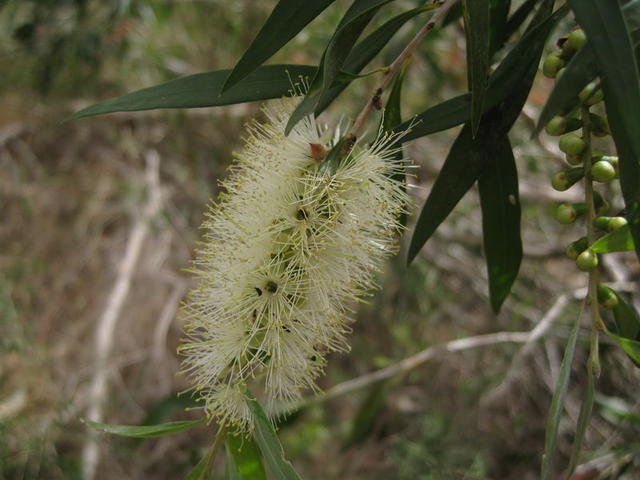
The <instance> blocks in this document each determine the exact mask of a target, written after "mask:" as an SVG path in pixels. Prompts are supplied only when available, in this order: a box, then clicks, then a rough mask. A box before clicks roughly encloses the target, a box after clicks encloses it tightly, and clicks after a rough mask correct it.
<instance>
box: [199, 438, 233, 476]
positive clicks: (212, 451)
mask: <svg viewBox="0 0 640 480" xmlns="http://www.w3.org/2000/svg"><path fill="white" fill-rule="evenodd" d="M226 433H227V430H226V428H224V427H219V428H218V431H217V432H216V438H215V439H214V440H213V443H212V444H211V448H209V451H208V452H207V457H206V459H205V464H204V468H203V469H202V475H201V476H200V478H199V479H198V480H204V479H206V478H208V477H209V474H210V472H211V469H212V468H213V462H214V461H215V459H216V454H217V453H218V448H219V447H220V443H221V441H222V439H223V438H224V437H225V435H226Z"/></svg>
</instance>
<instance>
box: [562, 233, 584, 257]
mask: <svg viewBox="0 0 640 480" xmlns="http://www.w3.org/2000/svg"><path fill="white" fill-rule="evenodd" d="M588 246H589V242H588V240H587V237H582V238H579V239H578V240H576V241H575V242H571V243H570V244H569V246H568V247H567V250H566V253H567V257H569V258H570V259H572V260H575V259H576V258H578V255H580V254H581V253H582V252H584V251H585V250H586V249H587V247H588Z"/></svg>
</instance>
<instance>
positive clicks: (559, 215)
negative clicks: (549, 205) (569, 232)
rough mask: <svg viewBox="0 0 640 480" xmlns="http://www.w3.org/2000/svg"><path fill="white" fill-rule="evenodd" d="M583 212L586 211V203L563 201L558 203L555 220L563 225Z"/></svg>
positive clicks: (572, 220)
mask: <svg viewBox="0 0 640 480" xmlns="http://www.w3.org/2000/svg"><path fill="white" fill-rule="evenodd" d="M585 213H587V205H586V204H584V203H573V204H571V203H563V204H562V205H558V209H557V210H556V220H557V221H558V222H559V223H562V224H563V225H568V224H570V223H573V222H575V221H576V219H577V218H578V217H579V216H581V215H584V214H585Z"/></svg>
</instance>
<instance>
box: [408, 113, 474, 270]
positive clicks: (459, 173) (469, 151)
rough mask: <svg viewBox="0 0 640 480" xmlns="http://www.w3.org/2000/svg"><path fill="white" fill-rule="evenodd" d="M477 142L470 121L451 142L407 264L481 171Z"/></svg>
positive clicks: (420, 221)
mask: <svg viewBox="0 0 640 480" xmlns="http://www.w3.org/2000/svg"><path fill="white" fill-rule="evenodd" d="M476 145H477V144H476V143H474V141H473V138H472V136H471V127H470V125H469V124H466V125H465V126H464V128H463V129H462V131H461V132H460V134H459V135H458V138H456V140H455V142H454V143H453V145H452V146H451V150H450V151H449V155H447V158H446V160H445V161H444V165H443V166H442V169H441V170H440V173H439V174H438V178H436V181H435V183H434V184H433V187H432V188H431V191H430V192H429V196H428V197H427V200H426V201H425V203H424V205H423V207H422V210H421V212H420V215H419V217H418V220H417V222H416V226H415V229H414V231H413V236H412V237H411V243H410V244H409V252H408V254H407V265H408V264H410V263H411V262H412V261H413V259H414V258H415V257H416V255H417V254H418V252H419V251H420V249H421V248H422V246H423V245H424V244H425V243H426V241H427V240H429V238H431V235H433V233H434V232H435V231H436V229H437V228H438V227H439V226H440V224H441V223H442V222H443V221H444V219H445V218H447V217H448V216H449V213H450V212H451V211H452V210H453V208H454V207H455V206H456V205H457V204H458V202H459V201H460V199H461V198H462V197H463V196H464V194H465V193H467V191H468V190H469V189H470V188H471V186H472V185H473V184H474V183H475V181H476V179H477V178H478V176H479V175H480V172H481V170H482V167H483V164H484V162H485V155H484V153H483V152H482V150H481V149H478V148H476Z"/></svg>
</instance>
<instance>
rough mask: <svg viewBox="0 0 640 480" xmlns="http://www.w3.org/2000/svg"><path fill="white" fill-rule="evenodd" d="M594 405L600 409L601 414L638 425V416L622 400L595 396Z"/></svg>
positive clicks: (639, 415) (639, 419) (639, 416)
mask: <svg viewBox="0 0 640 480" xmlns="http://www.w3.org/2000/svg"><path fill="white" fill-rule="evenodd" d="M596 403H597V404H598V405H599V406H600V407H601V408H602V412H603V413H605V414H608V415H609V416H611V417H613V418H616V419H621V420H629V421H632V422H634V423H640V414H639V413H636V412H635V411H634V410H635V409H634V407H632V406H631V405H629V404H628V403H627V402H626V401H624V400H623V399H622V398H618V397H608V396H606V395H597V396H596Z"/></svg>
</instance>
